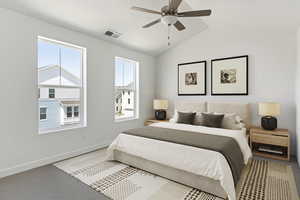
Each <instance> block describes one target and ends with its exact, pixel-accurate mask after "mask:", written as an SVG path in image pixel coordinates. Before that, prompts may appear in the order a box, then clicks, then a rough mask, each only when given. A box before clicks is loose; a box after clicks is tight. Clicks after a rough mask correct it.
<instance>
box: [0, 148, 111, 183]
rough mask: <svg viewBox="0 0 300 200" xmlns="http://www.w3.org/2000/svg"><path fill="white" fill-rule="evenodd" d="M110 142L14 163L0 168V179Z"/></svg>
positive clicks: (92, 149)
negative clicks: (9, 166)
mask: <svg viewBox="0 0 300 200" xmlns="http://www.w3.org/2000/svg"><path fill="white" fill-rule="evenodd" d="M109 144H110V143H109V142H103V143H102V144H97V145H92V146H88V147H85V148H82V149H79V150H75V151H71V152H68V153H63V154H58V155H55V156H51V157H47V158H44V159H40V160H35V161H31V162H27V163H23V164H20V165H16V166H13V167H11V168H6V169H0V179H1V178H4V177H7V176H11V175H14V174H18V173H21V172H24V171H28V170H31V169H34V168H37V167H42V166H44V165H49V164H52V163H55V162H58V161H61V160H65V159H67V158H71V157H75V156H79V155H81V154H85V153H88V152H91V151H95V150H97V149H101V148H104V147H107V146H108V145H109Z"/></svg>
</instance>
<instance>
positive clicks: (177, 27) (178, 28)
mask: <svg viewBox="0 0 300 200" xmlns="http://www.w3.org/2000/svg"><path fill="white" fill-rule="evenodd" d="M174 26H175V28H176V29H177V30H178V31H183V30H184V29H185V26H184V25H183V24H182V23H181V22H180V21H177V22H176V23H175V24H174Z"/></svg>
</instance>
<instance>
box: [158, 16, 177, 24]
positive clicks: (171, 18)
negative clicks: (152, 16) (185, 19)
mask: <svg viewBox="0 0 300 200" xmlns="http://www.w3.org/2000/svg"><path fill="white" fill-rule="evenodd" d="M161 22H162V23H163V24H165V25H168V26H171V25H174V24H175V23H176V22H177V17H175V16H173V15H165V16H163V17H162V18H161Z"/></svg>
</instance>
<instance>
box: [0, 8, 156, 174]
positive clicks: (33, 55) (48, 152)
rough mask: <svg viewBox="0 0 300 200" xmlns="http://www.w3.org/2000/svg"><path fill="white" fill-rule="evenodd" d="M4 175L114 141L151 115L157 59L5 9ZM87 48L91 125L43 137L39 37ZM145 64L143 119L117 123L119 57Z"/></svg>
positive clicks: (0, 20)
mask: <svg viewBox="0 0 300 200" xmlns="http://www.w3.org/2000/svg"><path fill="white" fill-rule="evenodd" d="M0 24H1V29H0V52H1V54H0V60H1V67H0V75H1V79H0V91H1V94H0V96H1V104H0V111H1V114H0V121H1V133H0V135H1V140H0V177H1V176H5V175H8V174H11V173H15V172H18V171H20V170H24V169H27V168H31V167H36V166H39V165H42V164H47V163H49V162H53V161H56V160H59V159H64V158H66V157H68V156H71V155H76V154H78V153H82V152H84V151H88V150H93V149H95V148H97V147H101V146H104V145H107V144H109V143H110V142H111V141H112V140H113V138H115V137H116V135H117V134H118V133H119V132H120V130H123V129H127V128H129V127H130V128H132V127H136V126H142V124H143V122H144V120H145V119H146V118H149V117H150V116H152V100H153V97H154V85H155V82H154V73H155V69H154V68H155V67H154V64H155V59H154V58H153V57H150V56H147V55H144V54H141V53H137V52H134V51H130V50H126V49H124V48H121V47H118V46H116V45H113V44H110V43H108V42H104V41H101V40H98V39H95V38H92V37H89V36H85V35H84V34H81V33H77V32H73V31H69V30H66V29H64V28H61V27H58V26H54V25H50V24H47V23H45V22H42V21H39V20H36V19H33V18H31V17H27V16H23V15H20V14H17V13H15V12H12V11H9V10H6V9H0ZM38 35H42V36H45V37H49V38H53V39H57V40H61V41H65V42H69V43H73V44H77V45H79V46H83V47H86V48H87V63H88V68H87V78H88V81H87V85H88V86H87V101H88V102H87V105H88V113H87V119H88V127H87V128H82V129H76V130H70V131H64V132H60V133H53V134H47V135H42V136H41V135H38V101H37V96H38V90H37V81H38V80H37V36H38ZM115 56H120V57H125V58H129V59H133V60H136V61H139V62H140V80H141V81H140V119H139V120H134V121H130V122H122V123H115V122H114V113H115V112H114V58H115Z"/></svg>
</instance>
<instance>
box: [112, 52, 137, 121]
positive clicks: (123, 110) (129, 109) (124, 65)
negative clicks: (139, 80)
mask: <svg viewBox="0 0 300 200" xmlns="http://www.w3.org/2000/svg"><path fill="white" fill-rule="evenodd" d="M115 64H116V66H115V119H122V118H132V117H134V116H135V108H136V104H135V98H136V96H135V94H136V92H135V91H136V83H135V81H136V80H135V79H136V67H137V63H136V62H134V61H130V60H127V59H123V58H116V61H115Z"/></svg>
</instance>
